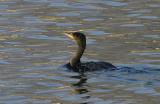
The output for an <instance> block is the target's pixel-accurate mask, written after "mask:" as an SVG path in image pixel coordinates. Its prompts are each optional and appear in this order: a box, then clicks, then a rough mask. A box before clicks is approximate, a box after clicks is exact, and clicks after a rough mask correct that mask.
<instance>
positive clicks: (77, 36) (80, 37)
mask: <svg viewBox="0 0 160 104" xmlns="http://www.w3.org/2000/svg"><path fill="white" fill-rule="evenodd" d="M65 35H66V36H68V37H69V38H71V39H72V40H74V41H76V42H77V43H78V45H79V46H80V47H81V48H85V47H86V36H85V35H84V34H83V33H81V32H65Z"/></svg>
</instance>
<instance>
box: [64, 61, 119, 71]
mask: <svg viewBox="0 0 160 104" xmlns="http://www.w3.org/2000/svg"><path fill="white" fill-rule="evenodd" d="M65 66H66V67H67V68H68V69H70V70H73V71H75V72H86V71H97V70H107V71H109V70H116V69H117V68H116V67H115V66H114V65H112V64H110V63H108V62H101V61H100V62H94V61H91V62H85V63H84V62H83V63H78V64H77V65H76V67H74V68H73V67H72V66H71V65H70V63H68V64H66V65H65Z"/></svg>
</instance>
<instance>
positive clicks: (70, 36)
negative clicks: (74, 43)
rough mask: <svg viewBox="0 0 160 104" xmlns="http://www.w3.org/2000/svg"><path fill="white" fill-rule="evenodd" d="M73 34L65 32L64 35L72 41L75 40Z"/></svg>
mask: <svg viewBox="0 0 160 104" xmlns="http://www.w3.org/2000/svg"><path fill="white" fill-rule="evenodd" d="M72 33H73V32H65V33H64V35H66V36H68V37H69V38H71V39H74V37H73V35H72Z"/></svg>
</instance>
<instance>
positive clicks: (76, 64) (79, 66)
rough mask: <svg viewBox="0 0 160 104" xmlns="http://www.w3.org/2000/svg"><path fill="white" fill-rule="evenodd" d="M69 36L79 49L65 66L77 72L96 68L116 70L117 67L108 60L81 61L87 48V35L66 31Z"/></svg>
mask: <svg viewBox="0 0 160 104" xmlns="http://www.w3.org/2000/svg"><path fill="white" fill-rule="evenodd" d="M65 35H67V36H68V37H69V38H71V39H73V40H74V41H75V42H76V43H77V45H78V49H77V52H76V54H75V56H74V57H72V58H71V60H70V62H69V63H68V64H66V65H65V66H66V67H67V68H68V69H70V70H73V71H75V72H86V71H96V70H102V69H103V70H115V69H116V67H115V66H114V65H112V64H111V63H108V62H86V63H83V62H81V61H80V58H81V57H82V55H83V53H84V51H85V48H86V36H85V35H84V34H83V33H81V32H66V33H65Z"/></svg>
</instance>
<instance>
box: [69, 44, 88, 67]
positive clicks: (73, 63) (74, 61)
mask: <svg viewBox="0 0 160 104" xmlns="http://www.w3.org/2000/svg"><path fill="white" fill-rule="evenodd" d="M84 50H85V48H83V47H81V46H79V47H78V50H77V52H76V54H75V56H74V57H73V58H72V59H71V60H70V65H71V66H72V67H73V68H75V67H76V66H77V64H78V63H80V58H81V57H82V55H83V52H84Z"/></svg>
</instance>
